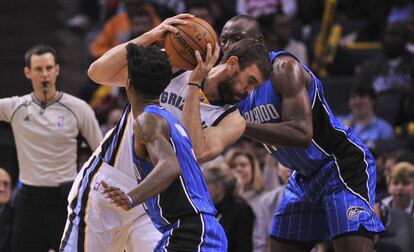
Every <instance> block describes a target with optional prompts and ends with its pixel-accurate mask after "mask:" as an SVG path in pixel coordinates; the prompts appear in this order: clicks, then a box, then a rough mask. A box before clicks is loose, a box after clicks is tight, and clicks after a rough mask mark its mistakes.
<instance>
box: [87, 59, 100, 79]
mask: <svg viewBox="0 0 414 252" xmlns="http://www.w3.org/2000/svg"><path fill="white" fill-rule="evenodd" d="M88 76H89V78H90V79H91V80H93V81H94V82H96V83H101V82H102V80H101V79H100V78H99V62H98V61H95V62H93V63H92V64H91V65H90V66H89V68H88Z"/></svg>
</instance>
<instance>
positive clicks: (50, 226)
mask: <svg viewBox="0 0 414 252" xmlns="http://www.w3.org/2000/svg"><path fill="white" fill-rule="evenodd" d="M13 205H14V209H15V220H14V226H13V233H12V250H13V251H14V252H23V251H24V252H28V251H30V252H47V251H48V250H49V249H54V250H55V251H58V250H59V244H60V239H61V237H62V234H63V230H64V228H65V223H66V217H67V216H66V215H67V209H66V206H67V200H66V196H65V195H64V193H62V191H61V189H60V187H34V186H28V185H23V186H22V188H21V189H20V190H19V191H18V192H17V194H16V197H15V199H14V204H13Z"/></svg>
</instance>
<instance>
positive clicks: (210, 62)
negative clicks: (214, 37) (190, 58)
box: [189, 42, 220, 84]
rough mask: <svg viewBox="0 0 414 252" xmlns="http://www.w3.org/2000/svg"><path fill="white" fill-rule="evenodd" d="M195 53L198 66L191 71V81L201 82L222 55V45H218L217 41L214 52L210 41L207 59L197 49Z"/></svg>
mask: <svg viewBox="0 0 414 252" xmlns="http://www.w3.org/2000/svg"><path fill="white" fill-rule="evenodd" d="M194 53H195V56H196V59H197V66H196V68H194V70H193V72H192V73H191V75H190V81H189V82H191V83H196V84H201V82H202V81H203V80H204V79H205V78H206V77H207V75H208V73H209V72H210V70H211V68H213V66H214V64H216V61H217V59H218V57H219V55H220V47H219V46H218V43H217V42H216V43H215V46H214V52H213V51H212V48H211V44H210V43H208V44H207V53H206V59H205V60H204V61H203V58H202V57H201V54H200V52H199V51H198V50H196V51H195V52H194Z"/></svg>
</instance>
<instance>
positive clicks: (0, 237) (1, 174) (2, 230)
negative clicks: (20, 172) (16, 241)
mask: <svg viewBox="0 0 414 252" xmlns="http://www.w3.org/2000/svg"><path fill="white" fill-rule="evenodd" d="M11 187H12V185H11V178H10V175H9V174H8V173H7V171H6V170H5V169H3V168H1V167H0V252H10V251H11V234H12V228H13V221H14V217H13V209H12V208H11V206H10V198H11V193H12V188H11Z"/></svg>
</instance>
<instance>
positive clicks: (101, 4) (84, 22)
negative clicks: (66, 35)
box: [66, 0, 120, 31]
mask: <svg viewBox="0 0 414 252" xmlns="http://www.w3.org/2000/svg"><path fill="white" fill-rule="evenodd" d="M119 2H120V1H119V0H78V1H77V11H76V14H75V15H74V16H73V17H71V18H70V19H69V20H68V21H67V22H66V25H67V26H68V27H69V28H70V29H72V30H74V31H86V30H87V29H89V28H91V27H93V26H95V25H97V26H101V25H102V24H103V23H104V22H105V21H106V20H107V19H109V18H111V17H112V16H113V15H115V14H116V12H117V9H118V5H119Z"/></svg>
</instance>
